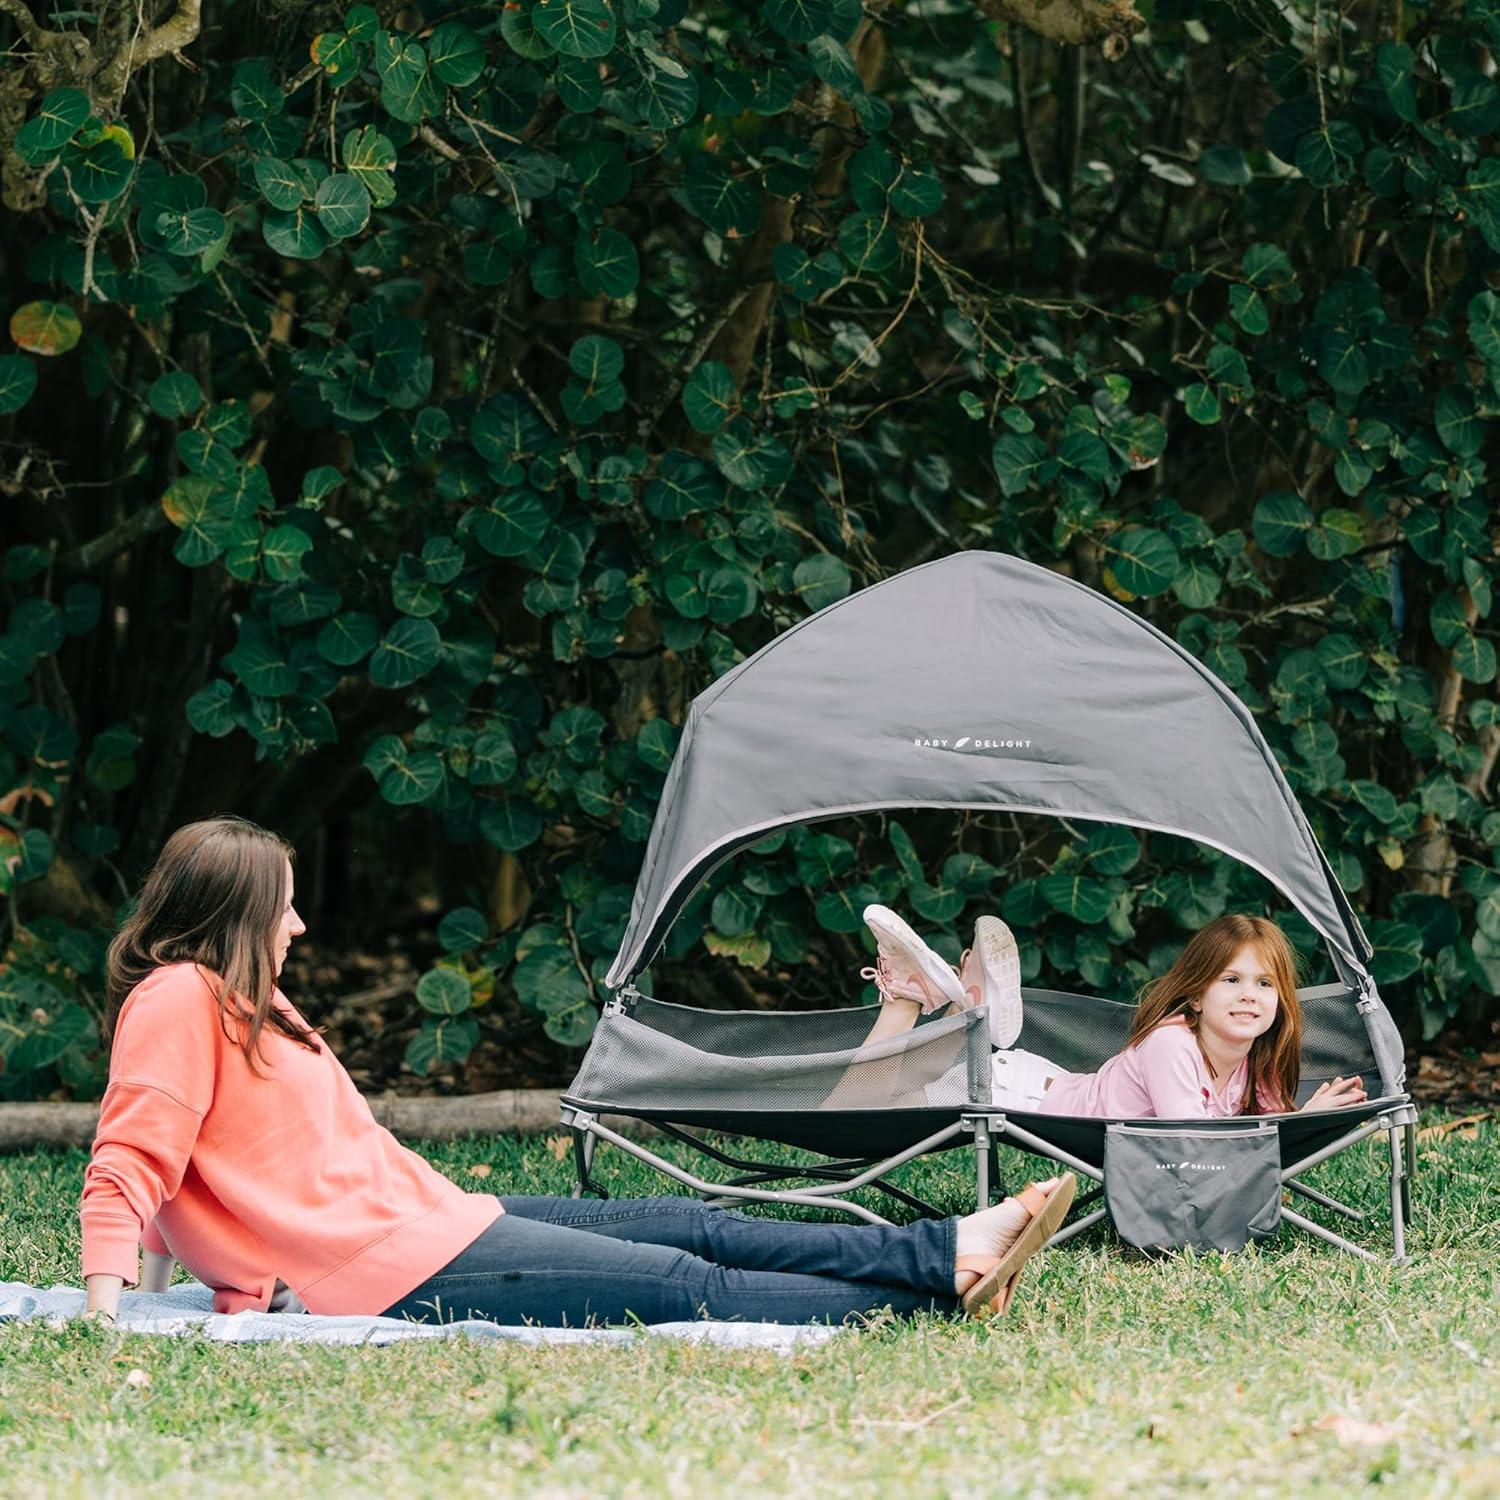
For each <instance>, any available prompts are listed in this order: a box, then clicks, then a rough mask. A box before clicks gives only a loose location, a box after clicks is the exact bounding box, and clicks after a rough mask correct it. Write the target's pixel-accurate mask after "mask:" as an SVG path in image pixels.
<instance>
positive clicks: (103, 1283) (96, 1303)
mask: <svg viewBox="0 0 1500 1500" xmlns="http://www.w3.org/2000/svg"><path fill="white" fill-rule="evenodd" d="M84 1285H85V1286H86V1287H87V1288H88V1294H89V1295H88V1302H87V1303H86V1304H85V1306H84V1310H83V1315H84V1317H85V1318H88V1319H89V1320H90V1321H93V1320H96V1319H97V1320H98V1321H100V1322H104V1323H113V1322H114V1320H115V1314H116V1313H117V1312H119V1310H120V1293H121V1292H122V1291H124V1289H125V1282H124V1279H123V1278H122V1277H119V1276H104V1275H97V1274H96V1275H93V1276H86V1277H85V1278H84Z"/></svg>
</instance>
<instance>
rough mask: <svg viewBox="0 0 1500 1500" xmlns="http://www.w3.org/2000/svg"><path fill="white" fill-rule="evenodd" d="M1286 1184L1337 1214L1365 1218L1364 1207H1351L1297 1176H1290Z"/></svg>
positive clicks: (1352, 1217)
mask: <svg viewBox="0 0 1500 1500" xmlns="http://www.w3.org/2000/svg"><path fill="white" fill-rule="evenodd" d="M1285 1186H1287V1187H1289V1188H1290V1189H1291V1190H1292V1191H1293V1192H1294V1193H1300V1194H1301V1195H1302V1196H1303V1197H1304V1198H1309V1199H1311V1200H1312V1201H1313V1202H1314V1203H1321V1204H1322V1205H1323V1207H1324V1208H1331V1209H1332V1210H1333V1211H1334V1213H1336V1214H1343V1216H1344V1217H1345V1218H1346V1219H1355V1220H1359V1221H1363V1220H1364V1217H1365V1214H1364V1210H1363V1209H1358V1208H1350V1207H1349V1205H1348V1204H1347V1203H1340V1202H1339V1200H1338V1199H1337V1198H1330V1197H1329V1196H1328V1194H1327V1193H1320V1192H1319V1191H1318V1190H1317V1188H1310V1187H1308V1186H1307V1185H1306V1183H1302V1182H1298V1181H1297V1180H1296V1179H1295V1178H1290V1177H1289V1178H1288V1179H1287V1181H1286V1183H1285Z"/></svg>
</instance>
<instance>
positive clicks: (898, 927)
mask: <svg viewBox="0 0 1500 1500" xmlns="http://www.w3.org/2000/svg"><path fill="white" fill-rule="evenodd" d="M864 917H865V926H866V927H868V928H869V929H870V931H871V932H873V933H874V934H875V941H876V942H877V943H878V942H880V940H881V939H882V938H884V939H885V940H886V942H887V944H888V945H889V946H890V947H893V948H905V949H906V951H907V952H908V953H909V954H910V955H911V958H912V961H913V962H914V963H915V964H916V966H917V969H918V971H919V972H920V973H921V975H922V977H923V978H924V979H926V980H927V981H928V983H930V984H931V985H932V987H933V988H934V989H935V990H936V991H937V992H938V994H940V995H942V996H944V997H945V998H946V999H947V1001H948V1003H949V1004H950V1005H956V1006H958V1007H959V1009H963V1007H964V1006H965V1005H966V1004H967V1001H968V996H967V995H966V994H965V992H964V987H963V985H961V984H960V983H959V982H958V975H957V974H955V973H954V972H953V969H952V967H951V966H950V965H949V964H946V963H944V962H943V960H942V959H941V958H940V957H939V956H938V955H937V954H936V953H934V952H933V951H932V949H931V948H929V947H928V946H927V944H926V943H925V942H923V941H922V939H921V938H920V937H918V936H917V934H916V933H915V932H914V931H913V930H912V928H911V925H910V924H909V923H908V922H907V921H905V920H904V919H903V918H902V917H899V916H897V914H896V913H895V912H893V911H892V910H891V909H890V907H888V906H879V905H876V904H874V903H872V904H871V905H869V906H867V907H865V911H864ZM1017 972H1018V973H1019V970H1017Z"/></svg>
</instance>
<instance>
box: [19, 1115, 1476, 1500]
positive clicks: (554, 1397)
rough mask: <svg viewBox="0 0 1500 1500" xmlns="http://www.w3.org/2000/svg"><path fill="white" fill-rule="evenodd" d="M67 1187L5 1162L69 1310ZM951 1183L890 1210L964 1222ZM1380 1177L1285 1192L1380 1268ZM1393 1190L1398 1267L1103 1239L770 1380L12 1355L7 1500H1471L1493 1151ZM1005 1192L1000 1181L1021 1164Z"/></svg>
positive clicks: (556, 1176)
mask: <svg viewBox="0 0 1500 1500" xmlns="http://www.w3.org/2000/svg"><path fill="white" fill-rule="evenodd" d="M1435 1123H1437V1121H1436V1120H1435V1118H1426V1119H1424V1121H1423V1125H1424V1126H1428V1127H1430V1126H1432V1125H1434V1124H1435ZM605 1153H607V1154H605ZM426 1154H427V1155H428V1156H429V1158H430V1159H431V1160H432V1161H433V1162H434V1163H435V1165H436V1166H438V1167H439V1168H440V1169H441V1170H442V1171H444V1172H447V1173H448V1174H449V1175H450V1176H452V1177H453V1178H455V1179H456V1180H457V1181H458V1182H460V1183H462V1184H463V1185H464V1186H465V1187H469V1188H471V1189H474V1190H476V1191H514V1192H533V1193H534V1192H566V1191H567V1190H568V1188H569V1186H570V1184H571V1178H570V1170H571V1168H570V1163H569V1162H568V1160H566V1159H560V1157H559V1153H557V1152H556V1151H555V1150H553V1149H550V1148H549V1143H548V1142H545V1141H532V1142H524V1143H523V1142H515V1141H499V1142H494V1141H489V1142H486V1141H470V1142H465V1143H459V1144H453V1145H445V1146H433V1147H430V1148H428V1149H427V1151H426ZM85 1160H86V1158H85V1156H84V1154H83V1153H82V1152H79V1151H66V1152H42V1153H36V1154H33V1155H27V1156H19V1157H9V1158H0V1280H10V1281H27V1282H31V1283H36V1284H42V1285H50V1284H53V1283H66V1284H69V1285H77V1284H78V1262H77V1255H78V1228H77V1217H76V1204H77V1198H78V1192H79V1187H80V1185H81V1182H82V1175H83V1167H84V1162H85ZM963 1160H965V1158H960V1157H958V1156H957V1155H955V1156H954V1157H953V1158H952V1159H951V1160H950V1161H948V1162H944V1161H942V1160H941V1159H936V1160H930V1161H928V1162H922V1163H916V1164H914V1165H913V1166H911V1167H909V1168H907V1169H906V1172H905V1177H904V1180H905V1181H906V1182H907V1183H908V1184H909V1185H911V1186H913V1187H914V1188H915V1189H916V1190H917V1191H919V1192H921V1193H923V1194H924V1196H928V1197H930V1198H932V1199H935V1200H936V1201H938V1202H940V1203H943V1204H944V1205H945V1206H949V1207H952V1208H954V1209H955V1210H956V1209H958V1208H960V1207H962V1206H963V1195H964V1192H965V1187H966V1178H965V1176H964V1174H963V1173H962V1172H961V1169H960V1164H961V1161H963ZM1383 1161H1384V1138H1383V1137H1382V1138H1380V1140H1379V1141H1378V1142H1372V1143H1366V1144H1365V1145H1363V1146H1360V1147H1356V1148H1355V1149H1354V1150H1353V1151H1351V1152H1349V1153H1346V1155H1345V1157H1344V1158H1343V1159H1342V1160H1341V1161H1339V1162H1335V1163H1330V1164H1328V1165H1327V1166H1325V1167H1323V1168H1321V1169H1320V1170H1319V1172H1318V1173H1317V1174H1315V1175H1314V1176H1313V1177H1312V1178H1311V1179H1310V1180H1311V1181H1313V1182H1314V1183H1316V1184H1319V1185H1321V1186H1323V1187H1324V1188H1326V1189H1327V1190H1329V1191H1332V1192H1333V1193H1335V1194H1336V1195H1337V1196H1340V1197H1342V1198H1344V1199H1345V1201H1353V1202H1356V1203H1361V1204H1363V1205H1364V1206H1366V1207H1369V1208H1371V1209H1372V1210H1374V1211H1375V1212H1376V1217H1375V1218H1373V1219H1372V1222H1371V1223H1370V1225H1369V1226H1367V1227H1366V1228H1362V1229H1359V1230H1357V1231H1356V1233H1357V1234H1360V1235H1367V1237H1368V1242H1369V1243H1370V1244H1371V1246H1372V1247H1376V1248H1378V1246H1379V1235H1378V1230H1379V1219H1378V1212H1379V1210H1380V1208H1381V1206H1382V1204H1383V1202H1384V1188H1383V1182H1382V1180H1381V1179H1380V1178H1379V1177H1378V1176H1376V1175H1375V1174H1376V1173H1378V1171H1379V1169H1380V1166H1381V1164H1382V1163H1383ZM483 1165H489V1166H490V1167H492V1168H493V1171H492V1173H491V1174H490V1175H488V1176H476V1175H474V1174H471V1173H470V1171H469V1169H470V1168H471V1167H474V1166H483ZM1417 1165H1418V1176H1417V1179H1416V1183H1415V1193H1416V1204H1415V1214H1414V1217H1415V1223H1414V1225H1413V1227H1412V1231H1411V1234H1410V1248H1411V1251H1412V1259H1411V1261H1410V1263H1409V1264H1407V1265H1403V1266H1396V1267H1392V1266H1391V1265H1389V1264H1388V1263H1384V1262H1381V1263H1367V1262H1363V1261H1356V1260H1355V1259H1354V1258H1353V1257H1350V1256H1346V1255H1342V1254H1340V1253H1339V1252H1337V1251H1335V1250H1333V1249H1332V1248H1331V1247H1324V1246H1322V1245H1319V1244H1315V1243H1314V1242H1312V1241H1311V1240H1309V1239H1307V1238H1306V1237H1303V1236H1300V1235H1295V1234H1293V1233H1291V1232H1290V1231H1287V1230H1283V1232H1282V1233H1281V1234H1280V1235H1279V1236H1278V1237H1277V1238H1276V1239H1274V1240H1271V1241H1269V1242H1267V1243H1266V1244H1265V1245H1264V1246H1262V1247H1260V1248H1259V1249H1258V1250H1255V1251H1251V1252H1248V1253H1246V1254H1243V1255H1236V1256H1225V1257H1219V1256H1217V1255H1209V1256H1199V1257H1193V1256H1183V1257H1177V1258H1173V1259H1169V1260H1165V1261H1151V1260H1147V1259H1144V1258H1141V1257H1135V1256H1130V1255H1127V1254H1125V1253H1123V1252H1122V1251H1121V1250H1120V1249H1119V1247H1118V1246H1117V1245H1116V1244H1114V1243H1113V1242H1112V1241H1111V1240H1110V1239H1109V1238H1108V1237H1107V1236H1106V1235H1105V1234H1104V1233H1103V1232H1101V1231H1094V1232H1092V1233H1091V1234H1090V1235H1088V1236H1085V1237H1083V1238H1082V1239H1080V1240H1075V1241H1074V1242H1072V1243H1071V1244H1069V1245H1067V1246H1065V1247H1063V1248H1062V1249H1059V1250H1057V1251H1054V1252H1051V1253H1049V1254H1048V1255H1046V1256H1045V1257H1044V1258H1043V1259H1042V1260H1041V1261H1040V1262H1039V1263H1038V1265H1037V1266H1036V1267H1035V1268H1033V1269H1031V1270H1029V1271H1028V1274H1027V1277H1026V1279H1025V1280H1024V1281H1023V1283H1022V1289H1021V1293H1020V1295H1019V1296H1018V1297H1017V1301H1016V1305H1015V1307H1014V1309H1013V1311H1012V1313H1011V1315H1010V1316H1009V1317H1008V1318H1006V1319H1004V1320H1000V1321H996V1322H994V1323H991V1324H973V1323H962V1322H949V1321H945V1320H940V1319H921V1320H916V1321H912V1322H904V1323H903V1322H898V1321H894V1320H891V1321H877V1322H876V1324H875V1326H874V1327H872V1328H870V1329H867V1330H863V1331H854V1332H849V1333H846V1334H843V1335H841V1336H840V1337H839V1338H837V1339H834V1340H832V1341H831V1342H830V1343H829V1344H827V1345H826V1346H824V1347H821V1348H817V1349H814V1350H810V1351H808V1352H806V1353H804V1354H801V1355H798V1356H794V1357H786V1356H781V1355H773V1354H768V1353H759V1352H757V1353H750V1352H737V1351H720V1350H715V1349H706V1348H689V1347H682V1346H678V1345H675V1344H672V1343H670V1342H668V1341H665V1340H651V1339H644V1338H643V1339H641V1340H640V1341H639V1342H638V1343H636V1344H633V1345H631V1346H628V1347H625V1348H601V1349H563V1348H557V1349H523V1348H509V1347H505V1346H496V1345H492V1344H484V1345H479V1344H471V1343H468V1342H466V1341H464V1340H455V1341H453V1342H451V1343H446V1342H445V1343H421V1344H408V1345H398V1346H395V1347H391V1348H386V1349H363V1350H357V1349H330V1348H316V1347H307V1346H296V1345H274V1344H262V1345H248V1346H243V1347H225V1346H217V1345H213V1344H209V1343H208V1342H206V1341H205V1340H203V1339H201V1338H186V1339H165V1338H143V1337H139V1336H131V1335H128V1334H120V1333H116V1332H114V1331H112V1330H109V1329H107V1328H102V1327H98V1326H92V1325H91V1326H85V1325H82V1324H70V1325H69V1326H67V1327H65V1328H62V1329H50V1328H47V1327H44V1326H38V1325H35V1324H24V1325H23V1324H16V1325H11V1326H8V1327H5V1328H0V1493H3V1494H5V1495H18V1496H19V1495H46V1496H48V1497H53V1496H65V1495H75V1494H87V1495H105V1494H109V1495H117V1494H130V1493H137V1492H142V1493H143V1492H145V1491H147V1490H150V1491H151V1492H153V1494H155V1495H177V1494H182V1495H188V1494H191V1495H194V1496H198V1495H205V1494H222V1493H233V1494H236V1495H240V1494H253V1495H262V1494H265V1495H279V1496H287V1495H293V1494H296V1495H303V1494H340V1495H342V1494H352V1495H366V1494H370V1495H390V1496H396V1495H400V1496H406V1495H425V1494H433V1495H437V1494H441V1495H444V1496H448V1495H486V1496H492V1495H494V1494H496V1493H503V1494H525V1495H558V1496H592V1495H610V1496H614V1495H672V1496H677V1495H682V1496H693V1497H699V1496H707V1495H720V1494H730V1493H754V1494H757V1495H759V1496H782V1495H796V1496H798V1497H799V1500H808V1497H813V1496H818V1495H900V1496H906V1495H911V1496H920V1497H923V1500H927V1497H941V1496H964V1495H975V1496H980V1495H983V1496H993V1495H1010V1494H1015V1495H1036V1496H1047V1497H1053V1496H1064V1495H1101V1496H1102V1495H1140V1496H1153V1495H1158V1494H1192V1495H1195V1496H1202V1495H1211V1496H1213V1497H1214V1500H1224V1497H1232V1496H1239V1495H1245V1496H1250V1495H1257V1496H1259V1495H1266V1494H1295V1495H1299V1496H1300V1495H1312V1496H1319V1495H1328V1496H1333V1495H1342V1494H1345V1493H1347V1492H1348V1491H1349V1490H1351V1489H1355V1488H1359V1487H1361V1486H1366V1485H1369V1486H1374V1485H1377V1484H1378V1485H1379V1486H1380V1487H1381V1489H1382V1491H1383V1492H1386V1493H1390V1494H1393V1495H1409V1496H1420V1497H1423V1500H1426V1497H1436V1496H1449V1495H1453V1496H1481V1495H1482V1496H1485V1497H1490V1496H1493V1495H1495V1494H1500V1337H1497V1333H1500V1311H1497V1306H1500V1299H1497V1286H1496V1279H1497V1266H1500V1213H1497V1188H1496V1184H1497V1182H1500V1129H1497V1126H1496V1123H1495V1122H1493V1121H1490V1122H1486V1123H1484V1124H1481V1125H1480V1126H1479V1127H1478V1128H1477V1130H1475V1129H1468V1130H1462V1131H1454V1132H1451V1133H1449V1134H1446V1135H1443V1136H1440V1137H1439V1136H1429V1137H1428V1138H1427V1139H1425V1140H1424V1141H1423V1143H1422V1144H1421V1146H1420V1147H1419V1156H1418V1163H1417ZM601 1166H602V1167H603V1168H604V1173H605V1175H606V1176H607V1177H608V1179H609V1180H610V1181H611V1182H612V1183H613V1185H614V1186H615V1187H616V1188H617V1189H618V1191H619V1192H620V1193H622V1194H642V1193H648V1192H658V1191H665V1190H666V1189H665V1188H664V1187H663V1186H662V1185H661V1180H660V1179H659V1178H656V1177H655V1176H653V1174H651V1173H650V1172H648V1171H647V1170H646V1169H645V1168H642V1167H638V1166H636V1165H635V1164H634V1163H633V1162H631V1161H629V1160H628V1159H627V1158H625V1157H624V1156H622V1155H621V1154H620V1153H617V1152H608V1148H604V1150H603V1151H602V1152H601ZM1005 1167H1006V1171H1007V1179H1006V1180H1007V1181H1014V1182H1020V1181H1023V1180H1024V1179H1025V1176H1026V1174H1027V1170H1028V1169H1027V1163H1026V1160H1025V1159H1024V1158H1022V1157H1020V1156H1015V1155H1011V1154H1009V1153H1007V1155H1006V1158H1005ZM1312 1213H1313V1214H1314V1215H1315V1216H1316V1215H1318V1214H1320V1213H1321V1210H1318V1209H1313V1210H1312ZM179 1274H180V1273H179ZM135 1372H144V1374H145V1376H146V1377H148V1378H147V1379H146V1380H142V1379H141V1376H140V1374H138V1373H135Z"/></svg>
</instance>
